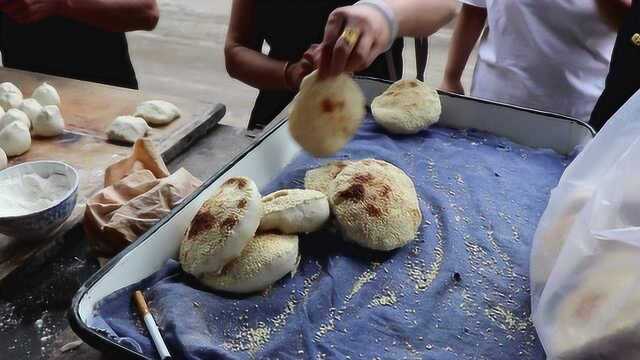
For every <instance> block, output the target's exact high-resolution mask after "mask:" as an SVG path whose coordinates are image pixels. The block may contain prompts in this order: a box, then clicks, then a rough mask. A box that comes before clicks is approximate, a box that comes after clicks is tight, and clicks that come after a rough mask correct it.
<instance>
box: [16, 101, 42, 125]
mask: <svg viewBox="0 0 640 360" xmlns="http://www.w3.org/2000/svg"><path fill="white" fill-rule="evenodd" d="M18 109H19V110H21V111H22V112H23V113H25V114H27V116H28V117H29V121H30V122H32V123H33V122H34V121H36V118H37V117H38V115H40V113H41V112H42V110H43V109H44V108H43V107H42V105H40V103H39V102H38V101H36V100H35V99H24V100H23V101H22V104H20V106H18Z"/></svg>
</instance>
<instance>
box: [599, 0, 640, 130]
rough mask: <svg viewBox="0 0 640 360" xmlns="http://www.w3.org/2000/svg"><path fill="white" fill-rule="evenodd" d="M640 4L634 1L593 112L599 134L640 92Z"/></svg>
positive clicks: (619, 35) (621, 30)
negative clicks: (636, 39)
mask: <svg viewBox="0 0 640 360" xmlns="http://www.w3.org/2000/svg"><path fill="white" fill-rule="evenodd" d="M635 34H638V36H637V37H638V38H640V1H634V2H633V6H632V8H631V11H630V13H629V15H627V17H626V19H625V21H624V23H623V25H622V27H621V28H620V31H619V32H618V37H617V39H616V43H615V47H614V49H613V54H612V56H611V65H610V66H609V75H608V76H607V80H606V84H605V89H604V91H603V93H602V95H601V96H600V99H598V102H597V103H596V106H595V108H594V109H593V112H592V113H591V120H590V122H589V123H590V125H591V126H593V128H594V129H595V130H596V131H598V130H600V129H601V128H602V127H603V126H604V124H605V123H606V122H607V121H608V120H609V119H610V118H611V116H613V114H615V112H616V111H618V109H619V108H620V107H621V106H622V105H624V103H625V102H627V100H629V98H630V97H631V96H633V94H635V93H636V92H637V91H638V89H640V67H639V66H638V64H640V41H633V37H634V35H635Z"/></svg>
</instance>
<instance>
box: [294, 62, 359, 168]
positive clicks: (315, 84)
mask: <svg viewBox="0 0 640 360" xmlns="http://www.w3.org/2000/svg"><path fill="white" fill-rule="evenodd" d="M364 115H365V98H364V95H363V94H362V90H360V87H359V86H358V84H356V82H355V81H353V79H352V78H351V77H349V76H347V75H345V74H341V75H338V76H337V77H334V78H329V79H325V80H318V73H317V71H314V72H313V73H311V74H309V75H308V76H307V77H305V78H304V80H302V84H301V85H300V92H299V93H298V95H296V97H295V99H294V100H293V107H292V108H291V112H290V114H289V131H290V132H291V136H292V137H293V138H294V139H295V140H296V142H297V143H298V144H300V146H301V147H302V148H303V149H304V150H306V151H307V152H309V153H311V154H312V155H314V156H329V155H332V154H334V153H336V152H337V151H338V150H340V149H342V147H344V145H346V144H347V143H348V142H349V140H351V138H352V137H353V135H354V134H355V133H356V131H357V130H358V127H359V126H360V124H361V123H362V119H363V118H364Z"/></svg>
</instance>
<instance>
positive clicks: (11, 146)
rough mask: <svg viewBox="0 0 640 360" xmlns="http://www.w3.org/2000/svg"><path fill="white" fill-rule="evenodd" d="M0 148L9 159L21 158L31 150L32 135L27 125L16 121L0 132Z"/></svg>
mask: <svg viewBox="0 0 640 360" xmlns="http://www.w3.org/2000/svg"><path fill="white" fill-rule="evenodd" d="M0 148H2V150H4V152H5V153H6V154H7V156H8V157H13V156H19V155H22V154H24V153H26V152H27V151H29V149H31V134H29V128H28V127H27V125H25V124H23V123H21V122H19V121H16V122H12V123H11V124H9V125H7V127H5V128H4V129H2V130H0Z"/></svg>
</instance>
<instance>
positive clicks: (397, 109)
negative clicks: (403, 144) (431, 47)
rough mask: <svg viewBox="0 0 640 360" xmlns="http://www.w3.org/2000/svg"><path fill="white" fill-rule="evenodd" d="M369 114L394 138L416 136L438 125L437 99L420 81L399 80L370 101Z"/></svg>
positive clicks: (439, 109)
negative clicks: (406, 135) (399, 135)
mask: <svg viewBox="0 0 640 360" xmlns="http://www.w3.org/2000/svg"><path fill="white" fill-rule="evenodd" d="M371 112H372V113H373V117H374V119H375V120H376V122H377V123H378V124H380V125H381V126H382V127H383V128H385V129H386V130H387V131H389V132H391V133H393V134H416V133H418V132H420V131H421V130H424V129H426V128H428V127H430V126H431V125H433V124H435V123H437V122H438V120H439V119H440V114H441V112H442V105H441V104H440V95H438V92H437V91H436V90H434V89H431V88H430V87H428V86H427V85H425V84H424V83H423V82H421V81H419V80H414V79H411V80H400V81H397V82H395V83H394V84H393V85H391V86H389V88H388V89H387V90H386V91H385V92H384V93H382V94H381V95H379V96H378V97H376V98H375V99H373V102H372V103H371Z"/></svg>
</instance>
